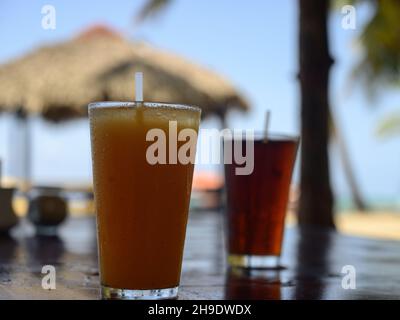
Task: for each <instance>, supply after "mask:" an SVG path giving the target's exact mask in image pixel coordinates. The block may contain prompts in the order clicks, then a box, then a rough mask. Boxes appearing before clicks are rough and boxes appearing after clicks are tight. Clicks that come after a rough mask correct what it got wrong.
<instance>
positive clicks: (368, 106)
mask: <svg viewBox="0 0 400 320" xmlns="http://www.w3.org/2000/svg"><path fill="white" fill-rule="evenodd" d="M142 3H143V1H141V0H140V1H139V0H130V1H127V0H122V1H93V0H86V1H50V0H48V1H22V0H17V1H11V0H2V1H1V2H0V15H1V16H0V40H1V43H2V48H1V50H0V62H6V61H7V60H9V59H11V58H13V57H15V56H18V55H23V54H24V53H26V52H28V51H30V50H33V49H34V48H36V47H39V46H40V45H42V44H44V43H51V42H54V41H62V40H64V39H68V38H70V37H72V36H74V35H76V34H77V33H79V32H80V31H81V30H83V29H84V28H85V27H87V26H89V25H91V24H93V23H105V24H108V25H110V26H112V27H113V28H115V29H117V30H119V31H120V32H122V33H123V34H124V35H125V36H126V37H129V38H132V39H133V38H134V39H141V40H146V41H149V42H150V43H152V44H154V45H156V46H159V47H162V48H166V49H169V50H172V51H174V52H177V53H179V54H181V55H183V56H185V57H188V58H190V59H193V60H194V61H196V62H199V63H201V64H204V65H206V66H208V67H210V68H212V69H214V70H216V71H218V72H220V73H222V74H223V75H225V76H227V77H229V78H230V79H231V80H232V82H233V83H234V84H235V85H236V86H237V87H238V88H240V90H241V91H243V93H244V94H245V95H246V96H247V97H248V99H249V100H250V102H251V104H252V107H253V109H252V111H251V112H250V113H249V114H248V115H246V116H244V115H242V114H237V113H234V114H231V115H230V116H229V119H228V120H229V123H230V125H231V126H232V127H235V128H254V129H262V127H263V119H264V116H263V114H264V112H265V110H267V109H270V110H271V111H272V122H271V130H273V131H279V132H285V133H298V114H299V90H298V83H297V81H296V73H297V7H296V1H294V0H282V1H272V0H267V1H266V0H250V1H248V0H247V1H246V0H235V1H232V0H219V1H212V0H202V1H188V0H176V1H175V2H174V3H173V5H172V6H171V7H170V8H168V10H167V11H166V12H165V14H162V15H161V16H160V17H159V18H158V19H155V20H151V21H149V22H146V23H145V24H144V25H142V26H140V27H139V28H135V26H134V24H133V16H134V14H135V12H137V10H138V8H139V7H140V6H141V4H142ZM45 4H51V5H53V6H54V7H55V8H56V14H57V28H56V30H43V29H42V28H41V19H42V14H41V8H42V6H43V5H45ZM368 14H369V10H368V8H360V9H359V10H358V11H357V18H358V26H357V29H356V30H344V29H342V28H341V18H342V16H341V15H340V12H337V13H335V14H333V15H332V17H331V19H330V23H329V27H330V35H331V51H332V53H333V55H334V57H335V61H336V63H335V66H334V68H333V70H332V86H331V103H332V108H333V111H334V113H335V115H336V117H337V119H338V123H339V125H340V127H341V128H342V130H343V133H344V134H345V136H346V138H347V141H348V147H349V149H350V153H351V157H352V160H353V163H354V167H355V170H356V174H357V177H358V180H359V181H360V184H361V185H362V189H363V191H364V193H365V194H367V196H368V197H369V198H378V197H385V198H392V199H393V198H395V197H397V199H399V198H400V197H399V195H400V170H399V163H400V137H399V138H393V139H386V140H382V139H379V138H377V137H376V135H375V128H376V125H377V123H378V120H379V119H380V118H382V116H384V115H385V114H387V113H388V112H390V111H392V110H395V109H396V108H397V109H399V108H400V105H399V103H398V101H399V96H400V90H399V91H397V92H396V91H392V92H391V91H389V90H384V91H382V94H381V95H380V96H379V97H378V99H376V101H369V100H368V99H367V98H366V95H365V92H364V91H362V90H361V89H360V88H358V87H357V85H354V86H351V87H350V86H349V83H351V84H353V82H351V81H349V74H350V72H351V68H352V66H353V65H354V63H355V61H357V59H358V58H359V49H358V48H357V45H356V43H355V38H356V36H357V34H358V32H359V31H360V29H361V26H362V23H363V22H364V21H365V19H366V17H368ZM215 124H216V123H215V121H213V120H209V121H207V122H206V123H205V124H204V126H205V127H211V126H214V125H215ZM10 126H11V125H10V121H9V120H7V119H6V118H4V117H2V118H1V120H0V133H1V136H0V143H1V145H0V157H1V156H2V157H3V158H5V159H7V154H8V153H9V149H10V146H9V143H8V141H9V140H10V139H12V137H11V138H10V137H8V138H7V136H9V135H10V129H9V127H10ZM34 128H35V129H34V151H35V152H34V159H33V161H34V162H33V173H34V177H35V179H36V180H37V181H39V182H41V181H65V180H71V179H72V180H77V181H78V180H79V181H82V180H88V179H90V154H89V137H88V131H87V122H86V121H79V122H77V123H71V124H67V125H65V126H63V128H62V129H60V127H57V128H55V127H54V126H51V125H48V124H45V123H43V122H42V121H40V120H36V121H35V122H34ZM71 145H73V146H74V148H71V147H69V146H71ZM60 155H61V156H60ZM5 167H6V168H5V169H6V173H7V170H8V171H9V165H7V164H6V165H5ZM332 172H333V175H332V176H333V184H334V189H335V192H336V193H337V194H339V195H342V196H346V195H347V194H348V189H347V185H346V183H345V181H344V177H343V173H342V168H341V165H340V161H339V159H338V156H337V152H336V151H335V148H332ZM8 173H10V172H8Z"/></svg>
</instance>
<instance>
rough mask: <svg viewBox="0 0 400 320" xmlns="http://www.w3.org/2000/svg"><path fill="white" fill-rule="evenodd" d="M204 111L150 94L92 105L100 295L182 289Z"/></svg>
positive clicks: (143, 295)
mask: <svg viewBox="0 0 400 320" xmlns="http://www.w3.org/2000/svg"><path fill="white" fill-rule="evenodd" d="M200 113H201V112H200V109H199V108H197V107H190V106H183V105H171V104H160V103H147V102H144V103H137V102H129V103H124V102H99V103H92V104H90V105H89V118H90V130H91V144H92V161H93V182H94V195H95V208H96V214H97V229H98V230H97V235H98V246H99V264H100V278H101V289H102V296H103V298H116V299H163V298H174V297H176V296H177V293H178V285H179V281H180V273H181V264H182V255H183V246H184V241H185V232H186V223H187V216H188V209H189V201H190V194H191V186H192V176H193V167H194V156H195V155H194V153H195V147H196V142H197V132H198V127H199V122H200ZM185 129H186V130H185ZM190 137H191V138H192V139H191V138H190ZM181 148H183V149H184V151H185V152H183V154H181V151H182V150H181ZM188 154H189V156H190V158H189V159H188V157H187V155H188ZM185 156H186V157H185ZM182 158H183V159H182ZM188 160H189V161H188Z"/></svg>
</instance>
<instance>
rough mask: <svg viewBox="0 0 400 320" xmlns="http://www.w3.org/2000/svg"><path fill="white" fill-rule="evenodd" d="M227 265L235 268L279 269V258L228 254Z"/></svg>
mask: <svg viewBox="0 0 400 320" xmlns="http://www.w3.org/2000/svg"><path fill="white" fill-rule="evenodd" d="M228 264H229V265H230V266H231V267H236V268H250V269H280V268H281V266H280V264H279V256H255V255H244V254H243V255H242V254H230V255H228Z"/></svg>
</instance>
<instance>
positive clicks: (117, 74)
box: [0, 27, 249, 121]
mask: <svg viewBox="0 0 400 320" xmlns="http://www.w3.org/2000/svg"><path fill="white" fill-rule="evenodd" d="M139 70H140V71H143V72H144V74H145V83H144V88H145V91H144V96H145V99H146V100H147V101H163V102H175V103H176V102H179V103H185V104H194V105H198V106H200V107H201V108H202V109H203V114H204V115H205V116H206V115H208V114H217V115H219V116H221V117H223V116H224V115H225V112H226V111H227V110H228V109H229V108H237V109H241V110H247V109H248V108H249V105H248V103H247V102H246V100H245V99H244V98H243V97H242V95H241V94H240V93H238V91H237V90H236V89H235V88H234V87H233V86H232V85H231V84H230V83H229V81H227V80H226V79H224V78H223V77H221V76H220V75H218V74H216V73H214V72H212V71H210V70H208V69H206V68H204V67H200V66H198V65H196V64H193V63H192V62H189V61H187V60H185V59H183V58H182V57H179V56H177V55H175V54H172V53H168V52H165V51H162V50H159V49H155V48H153V47H151V46H150V45H148V44H145V43H135V42H133V43H132V42H129V41H126V40H125V39H124V38H122V37H121V36H120V35H118V34H117V33H115V32H113V31H110V30H109V29H107V28H105V27H94V28H91V29H89V30H88V31H86V32H84V33H83V34H81V35H80V36H78V37H77V38H74V39H72V40H70V41H67V42H64V43H60V44H56V45H52V46H46V47H42V48H40V49H38V50H36V51H34V52H32V53H30V54H28V55H26V56H24V57H22V58H19V59H16V60H14V61H12V62H10V63H8V64H5V65H3V66H0V111H20V112H22V113H38V114H42V115H43V116H44V117H45V118H47V119H49V120H54V121H58V120H65V119H69V118H73V117H80V116H86V114H87V104H88V103H89V102H92V101H102V100H132V99H133V94H134V83H133V82H134V81H133V74H134V71H139Z"/></svg>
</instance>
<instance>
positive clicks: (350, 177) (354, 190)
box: [329, 111, 367, 211]
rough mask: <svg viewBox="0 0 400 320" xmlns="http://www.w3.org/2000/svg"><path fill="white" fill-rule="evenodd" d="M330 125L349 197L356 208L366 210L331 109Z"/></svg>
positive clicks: (343, 139)
mask: <svg viewBox="0 0 400 320" xmlns="http://www.w3.org/2000/svg"><path fill="white" fill-rule="evenodd" d="M329 117H330V121H329V122H330V125H331V129H332V136H333V138H334V139H335V140H336V144H337V146H338V149H339V155H340V159H341V161H342V165H343V169H344V174H345V177H346V180H347V183H348V184H349V188H350V192H351V197H352V199H353V202H354V205H355V206H356V208H357V209H358V210H361V211H365V210H367V205H366V204H365V201H364V199H363V197H362V195H361V191H360V188H359V187H358V183H357V179H356V177H355V174H354V170H353V167H352V165H351V161H350V156H349V153H348V151H347V147H346V140H345V138H344V137H343V134H342V131H341V130H340V129H339V127H338V125H337V123H336V120H335V117H334V116H333V114H332V111H331V112H330V115H329Z"/></svg>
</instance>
